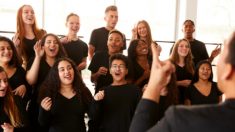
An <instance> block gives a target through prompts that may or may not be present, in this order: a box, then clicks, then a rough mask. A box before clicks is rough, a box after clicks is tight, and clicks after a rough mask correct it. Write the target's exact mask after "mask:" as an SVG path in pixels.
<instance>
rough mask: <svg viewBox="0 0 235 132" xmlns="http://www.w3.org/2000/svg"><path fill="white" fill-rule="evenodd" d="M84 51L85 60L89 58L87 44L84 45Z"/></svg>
mask: <svg viewBox="0 0 235 132" xmlns="http://www.w3.org/2000/svg"><path fill="white" fill-rule="evenodd" d="M83 49H84V50H83V58H84V57H87V56H88V46H87V44H86V43H84V46H83Z"/></svg>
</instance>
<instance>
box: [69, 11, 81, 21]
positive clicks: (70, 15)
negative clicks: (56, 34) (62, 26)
mask: <svg viewBox="0 0 235 132" xmlns="http://www.w3.org/2000/svg"><path fill="white" fill-rule="evenodd" d="M72 16H76V17H78V18H79V16H78V15H77V14H75V13H70V14H69V15H68V16H67V17H66V22H68V21H69V18H70V17H72Z"/></svg>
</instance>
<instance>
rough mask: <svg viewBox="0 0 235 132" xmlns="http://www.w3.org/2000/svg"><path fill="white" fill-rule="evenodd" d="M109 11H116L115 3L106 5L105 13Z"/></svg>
mask: <svg viewBox="0 0 235 132" xmlns="http://www.w3.org/2000/svg"><path fill="white" fill-rule="evenodd" d="M109 11H118V9H117V6H115V5H111V6H108V7H107V8H106V9H105V13H107V12H109Z"/></svg>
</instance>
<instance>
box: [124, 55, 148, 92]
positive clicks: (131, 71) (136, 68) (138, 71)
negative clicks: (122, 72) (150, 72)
mask: <svg viewBox="0 0 235 132" xmlns="http://www.w3.org/2000/svg"><path fill="white" fill-rule="evenodd" d="M148 62H149V66H151V65H152V62H151V60H150V59H149V61H148ZM143 74H144V69H143V68H142V67H141V66H140V65H139V63H138V62H137V61H136V60H130V59H129V68H128V78H130V79H131V80H133V81H134V82H135V81H137V80H138V79H139V78H140V77H141V76H143ZM148 80H149V78H147V79H145V80H143V81H142V82H141V83H140V84H139V85H138V87H139V88H141V89H142V88H143V87H144V85H145V84H147V83H148Z"/></svg>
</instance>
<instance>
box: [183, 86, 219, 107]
mask: <svg viewBox="0 0 235 132" xmlns="http://www.w3.org/2000/svg"><path fill="white" fill-rule="evenodd" d="M185 93H186V94H185V96H186V99H189V100H190V101H191V104H192V105H194V104H216V103H219V96H220V95H221V94H222V93H221V92H220V91H219V89H218V87H217V83H215V82H212V85H211V91H210V94H209V95H208V96H205V95H203V94H202V93H201V92H199V91H198V90H197V88H196V87H195V85H194V84H192V85H190V86H189V87H188V88H187V89H186V92H185Z"/></svg>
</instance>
